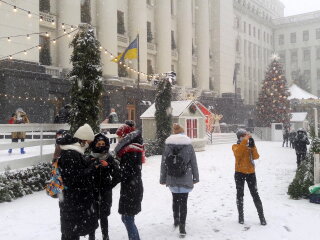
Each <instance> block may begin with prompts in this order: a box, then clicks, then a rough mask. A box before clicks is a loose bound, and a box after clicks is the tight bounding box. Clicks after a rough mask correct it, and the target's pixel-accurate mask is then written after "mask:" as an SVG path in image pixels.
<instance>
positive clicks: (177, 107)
mask: <svg viewBox="0 0 320 240" xmlns="http://www.w3.org/2000/svg"><path fill="white" fill-rule="evenodd" d="M191 103H192V100H187V101H172V102H171V107H172V116H173V117H179V116H180V115H181V114H182V113H183V111H184V110H185V109H186V108H187V107H189V105H190V104H191ZM155 113H156V107H155V104H152V105H151V106H150V107H149V108H148V109H147V110H146V111H145V112H144V113H143V114H142V115H141V117H140V118H154V115H155Z"/></svg>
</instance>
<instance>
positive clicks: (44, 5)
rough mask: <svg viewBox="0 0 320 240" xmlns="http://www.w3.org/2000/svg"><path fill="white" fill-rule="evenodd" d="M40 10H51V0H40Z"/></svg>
mask: <svg viewBox="0 0 320 240" xmlns="http://www.w3.org/2000/svg"><path fill="white" fill-rule="evenodd" d="M39 10H40V12H46V13H49V12H50V0H40V2H39Z"/></svg>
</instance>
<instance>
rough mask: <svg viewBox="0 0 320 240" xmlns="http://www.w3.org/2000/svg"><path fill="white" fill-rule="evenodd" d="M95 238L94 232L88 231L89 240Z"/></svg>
mask: <svg viewBox="0 0 320 240" xmlns="http://www.w3.org/2000/svg"><path fill="white" fill-rule="evenodd" d="M95 239H96V236H95V232H93V233H90V234H89V240H95Z"/></svg>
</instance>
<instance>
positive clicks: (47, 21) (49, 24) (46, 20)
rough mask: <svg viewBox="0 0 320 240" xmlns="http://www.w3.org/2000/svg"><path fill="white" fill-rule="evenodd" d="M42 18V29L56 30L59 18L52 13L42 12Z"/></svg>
mask: <svg viewBox="0 0 320 240" xmlns="http://www.w3.org/2000/svg"><path fill="white" fill-rule="evenodd" d="M40 18H41V19H42V21H40V26H41V27H46V28H50V29H56V23H57V17H56V16H55V15H53V14H51V13H44V12H40ZM53 23H54V24H53Z"/></svg>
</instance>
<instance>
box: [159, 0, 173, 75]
mask: <svg viewBox="0 0 320 240" xmlns="http://www.w3.org/2000/svg"><path fill="white" fill-rule="evenodd" d="M156 32H157V34H156V40H157V69H156V72H157V73H164V72H170V70H171V4H170V0H160V1H157V5H156Z"/></svg>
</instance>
